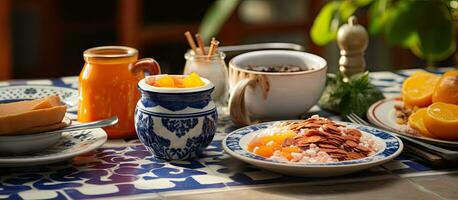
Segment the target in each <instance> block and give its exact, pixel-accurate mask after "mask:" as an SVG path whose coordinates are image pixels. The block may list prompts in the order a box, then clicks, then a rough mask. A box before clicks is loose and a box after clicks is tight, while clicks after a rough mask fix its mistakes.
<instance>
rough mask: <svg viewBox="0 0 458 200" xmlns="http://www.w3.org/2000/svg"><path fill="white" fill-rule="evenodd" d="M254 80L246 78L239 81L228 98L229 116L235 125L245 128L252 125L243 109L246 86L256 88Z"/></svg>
mask: <svg viewBox="0 0 458 200" xmlns="http://www.w3.org/2000/svg"><path fill="white" fill-rule="evenodd" d="M256 82H257V81H256V78H254V77H248V78H245V79H242V80H240V81H239V82H238V83H237V84H236V85H235V87H234V88H233V90H232V92H231V95H230V96H229V105H228V107H229V114H230V116H231V119H232V122H234V124H236V125H240V126H246V125H250V124H251V123H252V121H251V119H250V116H249V115H248V112H247V111H246V109H245V100H244V99H245V91H246V88H247V86H256Z"/></svg>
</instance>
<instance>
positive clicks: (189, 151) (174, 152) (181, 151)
mask: <svg viewBox="0 0 458 200" xmlns="http://www.w3.org/2000/svg"><path fill="white" fill-rule="evenodd" d="M135 115H136V118H137V123H136V129H137V135H138V137H139V139H140V141H142V143H143V144H144V145H145V146H146V148H147V149H148V150H149V151H150V152H152V153H153V154H154V155H155V157H157V158H161V159H165V160H171V159H179V160H186V159H190V158H194V157H196V156H197V155H199V154H201V153H202V151H203V149H205V148H206V147H207V146H208V145H209V144H210V142H211V141H212V139H213V136H214V135H215V132H216V122H217V118H218V117H217V116H218V115H217V111H216V109H213V110H212V111H211V112H206V113H204V114H203V115H201V116H194V117H192V118H177V119H170V118H168V117H160V118H161V122H162V123H161V124H159V125H156V126H160V125H163V126H164V127H165V128H166V129H168V130H169V131H171V132H174V133H176V135H177V137H178V138H180V137H183V136H185V135H186V133H187V132H188V131H191V130H193V129H195V128H196V127H200V126H197V124H199V123H202V129H199V132H200V133H199V134H198V135H197V136H194V137H190V138H187V139H186V146H185V147H183V148H175V147H171V141H170V140H168V139H165V138H163V137H161V136H159V135H158V134H157V133H156V132H155V130H154V128H155V124H154V122H153V119H154V118H158V116H155V115H152V114H150V113H144V112H143V111H142V110H140V109H137V110H136V111H135ZM180 120H182V121H180ZM183 124H184V125H183ZM167 126H170V127H167ZM180 128H181V129H183V130H178V129H180ZM180 131H182V132H181V133H182V134H180V135H181V136H180V135H179V134H178V132H180Z"/></svg>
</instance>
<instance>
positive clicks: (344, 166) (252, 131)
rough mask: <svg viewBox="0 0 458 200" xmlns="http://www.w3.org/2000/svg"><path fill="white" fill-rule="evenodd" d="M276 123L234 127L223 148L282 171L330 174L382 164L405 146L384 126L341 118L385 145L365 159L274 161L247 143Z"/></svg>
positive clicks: (342, 173)
mask: <svg viewBox="0 0 458 200" xmlns="http://www.w3.org/2000/svg"><path fill="white" fill-rule="evenodd" d="M274 123H275V122H266V123H262V124H255V125H251V126H247V127H244V128H241V129H238V130H236V131H233V132H232V133H230V134H229V135H228V136H226V138H224V140H223V148H224V150H225V151H226V152H227V153H229V154H230V155H231V156H233V157H235V158H237V159H239V160H241V161H244V162H247V163H250V164H252V165H255V166H258V167H260V168H264V169H267V170H271V171H274V172H278V173H281V174H287V175H291V176H301V177H330V176H338V175H344V174H349V173H353V172H356V171H360V170H364V169H367V168H370V167H374V166H377V165H381V164H383V163H386V162H388V161H390V160H392V159H394V158H396V156H398V155H399V154H400V153H401V151H402V149H403V143H402V141H401V140H400V139H399V138H397V137H395V136H394V135H391V134H390V133H387V132H385V131H383V130H380V129H377V128H373V127H368V126H362V125H357V124H352V123H345V122H339V123H341V124H344V125H346V126H348V127H351V128H356V129H358V130H360V131H362V132H363V134H371V135H373V136H375V138H376V139H377V140H378V141H379V142H381V144H382V145H381V146H383V148H382V149H380V150H379V151H378V152H377V153H375V154H374V155H372V156H368V157H366V158H362V159H356V160H347V161H341V162H334V163H317V164H305V163H292V162H282V161H274V160H271V159H268V158H264V157H261V156H258V155H255V154H253V153H251V152H249V151H247V145H248V143H249V142H250V141H251V140H252V139H253V138H254V137H255V136H256V134H257V133H258V131H261V130H263V129H266V128H269V126H271V125H272V124H274Z"/></svg>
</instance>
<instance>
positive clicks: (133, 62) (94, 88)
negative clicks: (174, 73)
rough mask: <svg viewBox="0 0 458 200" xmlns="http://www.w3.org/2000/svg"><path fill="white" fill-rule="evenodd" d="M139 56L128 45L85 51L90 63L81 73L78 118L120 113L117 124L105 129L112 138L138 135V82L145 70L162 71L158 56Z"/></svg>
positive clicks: (87, 60)
mask: <svg viewBox="0 0 458 200" xmlns="http://www.w3.org/2000/svg"><path fill="white" fill-rule="evenodd" d="M137 59H138V51H137V50H136V49H134V48H130V47H124V46H102V47H95V48H91V49H88V50H86V51H84V60H85V61H86V63H85V64H84V68H83V70H82V71H81V74H80V76H79V88H78V121H81V122H89V121H95V120H100V119H105V118H109V117H113V116H118V118H119V121H118V123H117V124H116V125H114V126H110V127H106V128H104V129H105V131H106V132H107V133H108V137H109V138H129V137H135V135H136V134H135V127H134V111H135V106H136V103H137V101H138V99H139V98H140V94H139V92H138V90H137V83H138V81H139V80H141V79H142V78H143V77H144V74H145V73H150V74H152V75H153V74H159V73H160V67H159V64H158V63H157V62H156V61H155V60H154V59H152V58H144V59H141V60H137Z"/></svg>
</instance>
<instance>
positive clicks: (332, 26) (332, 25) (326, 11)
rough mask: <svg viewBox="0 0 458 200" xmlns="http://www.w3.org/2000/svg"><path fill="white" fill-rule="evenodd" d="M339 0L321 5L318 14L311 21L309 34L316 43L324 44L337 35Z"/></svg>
mask: <svg viewBox="0 0 458 200" xmlns="http://www.w3.org/2000/svg"><path fill="white" fill-rule="evenodd" d="M340 4H341V2H340V1H330V2H328V3H326V5H324V6H323V8H322V9H321V11H320V13H319V14H318V16H317V17H316V18H315V21H313V25H312V29H311V30H310V36H311V38H312V40H313V42H314V43H315V44H317V45H325V44H327V43H328V42H330V41H333V40H335V39H336V37H337V29H338V28H339V25H340V19H339V18H340V15H339V5H340Z"/></svg>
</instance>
